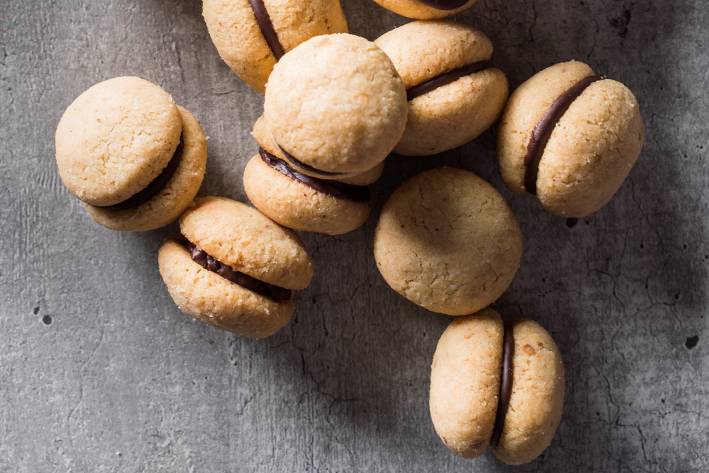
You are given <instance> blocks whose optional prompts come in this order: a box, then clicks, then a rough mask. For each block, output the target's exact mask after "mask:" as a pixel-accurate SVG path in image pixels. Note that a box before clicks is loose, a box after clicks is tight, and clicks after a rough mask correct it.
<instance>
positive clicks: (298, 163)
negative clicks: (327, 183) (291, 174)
mask: <svg viewBox="0 0 709 473" xmlns="http://www.w3.org/2000/svg"><path fill="white" fill-rule="evenodd" d="M278 147H279V148H280V149H281V151H282V152H283V154H285V155H286V158H288V161H290V162H291V163H293V164H295V165H296V166H298V167H299V168H302V169H305V170H306V171H310V172H315V173H318V174H322V175H324V176H342V175H343V174H344V173H341V172H330V171H323V170H322V169H318V168H314V167H312V166H310V165H308V164H305V163H304V162H302V161H299V160H297V159H296V158H294V157H293V155H292V154H290V153H289V152H288V151H286V150H284V149H283V147H281V145H278Z"/></svg>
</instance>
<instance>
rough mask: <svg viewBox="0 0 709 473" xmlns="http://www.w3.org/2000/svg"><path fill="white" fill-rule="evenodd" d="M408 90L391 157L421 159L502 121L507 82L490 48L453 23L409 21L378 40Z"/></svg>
mask: <svg viewBox="0 0 709 473" xmlns="http://www.w3.org/2000/svg"><path fill="white" fill-rule="evenodd" d="M375 43H376V44H377V46H379V47H380V48H382V50H383V51H384V52H385V53H387V54H388V55H389V57H390V58H391V60H392V62H393V63H394V66H395V67H396V70H397V71H398V72H399V75H400V76H401V79H402V80H403V81H404V85H405V86H406V90H407V97H408V99H409V117H408V121H407V124H406V130H405V131H404V135H403V137H402V138H401V141H400V142H399V144H398V145H397V146H396V148H395V149H394V151H395V152H396V153H398V154H402V155H407V156H425V155H431V154H436V153H440V152H443V151H447V150H450V149H453V148H457V147H458V146H461V145H464V144H465V143H467V142H469V141H471V140H473V139H475V138H477V137H478V136H479V135H480V134H481V133H482V132H484V131H485V130H487V129H488V128H489V127H490V126H491V125H492V124H493V123H494V122H495V121H496V120H497V118H498V117H499V116H500V113H502V109H503V108H504V106H505V102H506V101H507V95H508V85H507V78H506V77H505V74H504V73H503V72H502V71H501V70H500V69H498V68H496V67H494V66H493V64H492V62H491V58H492V42H491V41H490V39H489V38H488V37H487V36H485V35H484V34H483V33H482V32H480V31H478V30H476V29H474V28H471V27H469V26H465V25H460V24H457V23H454V22H452V21H445V20H438V21H413V22H411V23H407V24H405V25H404V26H400V27H399V28H396V29H394V30H392V31H389V32H387V33H385V34H383V35H382V36H380V37H379V39H377V40H376V41H375Z"/></svg>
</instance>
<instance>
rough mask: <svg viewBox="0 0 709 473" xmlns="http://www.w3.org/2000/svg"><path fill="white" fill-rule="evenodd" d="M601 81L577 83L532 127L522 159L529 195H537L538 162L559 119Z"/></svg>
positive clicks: (590, 77)
mask: <svg viewBox="0 0 709 473" xmlns="http://www.w3.org/2000/svg"><path fill="white" fill-rule="evenodd" d="M602 79H603V76H597V75H593V76H589V77H586V78H584V79H581V80H580V81H578V82H577V83H576V84H574V85H573V86H571V88H569V89H568V90H567V91H566V92H564V93H563V94H561V96H559V98H557V99H556V100H555V101H554V103H552V104H551V107H549V109H548V110H547V112H546V114H544V116H543V117H542V119H541V120H539V123H537V125H536V126H535V127H534V130H533V131H532V136H531V138H530V139H529V143H528V144H527V154H526V155H525V157H524V163H525V165H526V170H525V174H524V188H525V189H526V190H527V192H529V193H530V194H534V195H536V194H537V175H538V174H539V162H540V161H541V160H542V156H543V155H544V149H545V148H546V146H547V143H548V142H549V138H550V137H551V133H552V132H553V131H554V128H555V127H556V124H557V123H559V120H561V117H562V116H564V113H566V111H567V110H568V109H569V107H570V106H571V104H572V103H573V102H574V100H576V99H577V98H578V97H579V96H580V95H581V94H582V93H583V91H584V90H586V89H587V88H588V87H589V86H590V85H591V84H593V83H594V82H597V81H599V80H602Z"/></svg>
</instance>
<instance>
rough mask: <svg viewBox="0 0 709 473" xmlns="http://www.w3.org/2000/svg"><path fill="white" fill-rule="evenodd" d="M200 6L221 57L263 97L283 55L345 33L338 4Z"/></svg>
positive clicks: (210, 1) (239, 1)
mask: <svg viewBox="0 0 709 473" xmlns="http://www.w3.org/2000/svg"><path fill="white" fill-rule="evenodd" d="M202 8H203V11H202V13H203V16H204V20H205V22H206V23H207V29H208V30H209V35H210V36H211V37H212V41H213V42H214V45H215V46H216V48H217V51H219V55H220V56H221V57H222V59H224V62H226V63H227V65H228V66H229V67H230V68H231V70H232V71H234V73H235V74H236V75H238V76H239V77H240V78H241V79H242V80H243V81H244V82H246V83H247V84H248V85H249V86H250V87H252V88H253V89H255V90H257V91H258V92H261V93H263V91H264V88H265V85H266V81H267V80H268V76H269V74H270V73H271V70H273V66H274V65H275V64H276V62H278V60H279V59H280V58H281V57H282V56H283V55H284V54H285V53H286V52H288V51H290V50H291V49H293V48H295V47H296V46H298V45H299V44H300V43H302V42H303V41H305V40H307V39H309V38H312V37H313V36H317V35H321V34H330V33H345V32H347V20H346V19H345V15H344V13H343V12H342V7H341V6H340V1H339V0H308V1H307V2H304V1H301V0H204V3H203V7H202Z"/></svg>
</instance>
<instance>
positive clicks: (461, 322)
mask: <svg viewBox="0 0 709 473" xmlns="http://www.w3.org/2000/svg"><path fill="white" fill-rule="evenodd" d="M503 334H504V330H503V325H502V319H501V318H500V315H499V314H498V313H497V312H495V311H494V310H492V309H486V310H483V311H482V312H479V313H478V314H476V315H475V316H471V317H460V318H458V319H456V320H454V321H453V322H452V323H451V324H450V325H449V326H448V328H447V329H446V330H445V331H444V332H443V335H441V338H440V340H438V345H437V347H436V352H435V354H434V355H433V363H432V364H431V391H430V398H429V408H430V410H431V420H432V421H433V426H434V428H435V429H436V433H437V434H438V436H439V437H440V438H441V440H442V441H443V443H444V444H445V446H446V447H448V448H449V449H450V450H451V451H452V452H454V453H456V454H458V455H461V456H463V457H465V458H472V457H477V456H480V455H482V454H483V453H484V452H485V450H487V447H488V445H489V443H490V437H491V436H492V430H493V426H494V424H495V415H496V413H497V401H498V396H499V392H500V373H501V369H502V337H503Z"/></svg>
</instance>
